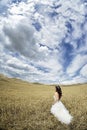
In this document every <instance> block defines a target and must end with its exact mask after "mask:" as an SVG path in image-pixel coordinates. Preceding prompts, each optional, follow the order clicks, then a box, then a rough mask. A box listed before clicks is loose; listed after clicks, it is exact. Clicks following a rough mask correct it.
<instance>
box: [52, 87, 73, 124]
mask: <svg viewBox="0 0 87 130" xmlns="http://www.w3.org/2000/svg"><path fill="white" fill-rule="evenodd" d="M55 88H56V92H55V94H54V104H53V105H52V107H51V113H52V114H53V115H54V116H55V117H56V118H57V119H58V120H59V121H61V122H62V123H65V124H70V122H71V121H72V118H73V117H72V116H71V115H70V114H69V111H68V110H67V109H66V108H65V106H64V105H63V103H62V102H61V101H60V99H61V96H62V90H61V88H60V86H59V85H58V86H55Z"/></svg>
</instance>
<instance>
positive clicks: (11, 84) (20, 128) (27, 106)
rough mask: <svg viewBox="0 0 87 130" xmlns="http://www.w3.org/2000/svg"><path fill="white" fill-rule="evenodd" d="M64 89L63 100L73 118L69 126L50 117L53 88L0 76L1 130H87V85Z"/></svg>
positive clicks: (63, 87)
mask: <svg viewBox="0 0 87 130" xmlns="http://www.w3.org/2000/svg"><path fill="white" fill-rule="evenodd" d="M61 88H62V91H63V96H62V99H61V100H62V102H63V103H64V105H65V106H66V108H67V109H68V110H69V111H70V113H71V115H72V116H73V117H74V118H73V121H72V123H71V124H70V125H65V124H61V122H59V121H58V120H57V119H56V118H55V117H54V116H53V115H52V114H51V113H50V108H51V106H52V104H53V95H54V91H55V88H54V86H51V85H42V84H38V83H36V84H32V83H27V82H23V81H21V80H17V79H9V78H6V77H4V76H2V75H0V130H87V84H82V85H81V84H78V85H71V86H61Z"/></svg>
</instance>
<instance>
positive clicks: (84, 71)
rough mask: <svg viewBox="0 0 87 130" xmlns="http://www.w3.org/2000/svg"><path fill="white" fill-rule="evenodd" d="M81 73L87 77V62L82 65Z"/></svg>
mask: <svg viewBox="0 0 87 130" xmlns="http://www.w3.org/2000/svg"><path fill="white" fill-rule="evenodd" d="M80 74H81V75H82V76H84V77H86V78H87V64H86V65H84V66H83V67H82V69H81V71H80Z"/></svg>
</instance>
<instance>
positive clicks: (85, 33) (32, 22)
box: [0, 0, 87, 84]
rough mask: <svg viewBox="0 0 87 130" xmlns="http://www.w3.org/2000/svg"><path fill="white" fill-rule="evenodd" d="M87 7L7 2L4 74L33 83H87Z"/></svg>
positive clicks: (1, 28) (0, 21) (1, 10)
mask: <svg viewBox="0 0 87 130" xmlns="http://www.w3.org/2000/svg"><path fill="white" fill-rule="evenodd" d="M86 7H87V2H86V1H82V0H76V1H73V0H59V1H58V0H44V1H43V0H1V1H0V73H2V74H5V75H7V76H9V77H15V78H19V79H22V80H26V81H29V82H39V83H44V84H59V83H61V84H74V83H85V82H87V8H86Z"/></svg>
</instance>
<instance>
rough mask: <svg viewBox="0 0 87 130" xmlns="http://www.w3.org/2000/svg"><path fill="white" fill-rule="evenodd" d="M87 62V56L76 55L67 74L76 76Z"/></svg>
mask: <svg viewBox="0 0 87 130" xmlns="http://www.w3.org/2000/svg"><path fill="white" fill-rule="evenodd" d="M86 62H87V56H86V55H80V54H78V55H76V56H75V58H74V59H73V61H72V62H71V64H70V66H69V67H68V68H67V73H68V74H69V75H71V76H73V75H75V74H76V72H77V71H78V70H79V69H81V67H82V66H83V65H85V64H86Z"/></svg>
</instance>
